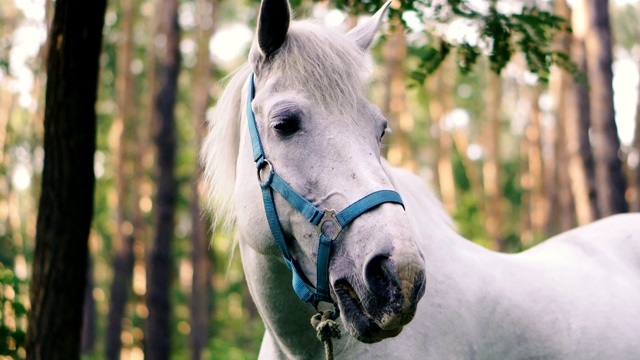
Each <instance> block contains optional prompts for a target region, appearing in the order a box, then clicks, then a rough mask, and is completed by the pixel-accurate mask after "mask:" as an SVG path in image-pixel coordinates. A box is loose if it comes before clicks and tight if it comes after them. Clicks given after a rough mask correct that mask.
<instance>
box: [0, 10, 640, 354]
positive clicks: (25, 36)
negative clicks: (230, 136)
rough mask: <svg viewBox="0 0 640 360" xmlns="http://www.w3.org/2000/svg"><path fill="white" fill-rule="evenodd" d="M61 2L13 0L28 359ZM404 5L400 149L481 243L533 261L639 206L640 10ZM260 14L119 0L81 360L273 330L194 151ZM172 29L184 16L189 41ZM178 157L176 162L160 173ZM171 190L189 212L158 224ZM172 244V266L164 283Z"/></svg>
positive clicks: (7, 161)
mask: <svg viewBox="0 0 640 360" xmlns="http://www.w3.org/2000/svg"><path fill="white" fill-rule="evenodd" d="M62 2H63V0H58V2H57V3H58V4H60V3H62ZM379 3H380V2H379V1H371V2H346V1H338V2H337V3H334V2H329V1H319V2H318V1H308V0H302V1H295V2H294V4H293V6H294V12H295V14H296V16H298V17H314V18H316V19H318V21H321V22H324V23H326V24H327V25H329V26H336V27H340V28H342V29H343V30H345V31H346V30H348V29H349V28H351V27H353V26H354V25H355V24H357V23H358V21H361V20H362V19H363V18H365V17H366V16H368V14H371V13H372V12H373V11H375V9H376V8H377V7H378V6H379V5H380V4H379ZM55 4H56V3H54V2H51V1H47V2H45V0H7V1H3V2H2V3H0V169H1V173H2V174H4V176H1V177H0V282H1V284H2V285H1V286H0V359H23V358H25V357H26V350H27V347H28V346H27V345H26V339H25V337H26V334H27V323H28V312H29V310H30V309H31V307H32V304H31V301H32V300H30V298H29V291H30V290H31V291H32V293H33V289H30V279H31V278H32V276H33V274H32V271H33V270H32V269H33V264H34V249H35V247H36V238H37V234H36V232H37V231H36V229H37V226H36V224H37V216H38V200H39V199H40V195H41V187H40V184H41V182H42V170H43V163H44V157H45V151H44V147H43V138H44V136H45V135H44V132H45V131H44V126H43V118H44V117H45V84H46V80H47V79H46V77H47V73H46V69H47V67H46V66H45V64H47V61H48V59H47V55H48V52H47V50H48V48H49V41H50V36H48V34H49V33H50V29H51V28H50V27H51V23H52V19H53V13H54V6H56V5H55ZM349 4H351V5H349ZM428 4H430V5H431V6H426V5H428ZM392 9H393V11H392V13H391V20H390V21H389V23H388V24H387V25H385V29H384V31H383V34H384V35H383V37H382V39H381V41H380V42H379V44H378V45H377V46H376V48H375V49H374V58H375V60H376V63H377V64H378V68H377V70H376V71H377V73H376V76H375V78H374V81H373V84H372V87H371V98H372V99H373V101H374V102H375V103H376V104H377V105H378V106H379V107H380V109H381V110H382V112H383V113H384V114H386V115H387V117H388V118H389V121H390V124H391V127H392V129H393V132H392V133H391V135H390V136H388V137H387V140H386V144H385V147H384V149H383V151H384V152H385V154H386V156H387V158H388V159H389V161H390V162H391V163H392V164H395V165H398V166H402V167H405V168H407V169H409V170H411V171H414V172H416V173H418V174H419V175H420V176H422V177H423V178H424V179H425V181H427V182H429V183H431V184H432V185H433V186H434V187H435V188H436V189H437V190H438V191H439V193H440V196H441V198H442V200H443V202H444V205H445V207H446V209H447V210H448V212H449V213H450V214H451V215H452V216H453V218H454V219H455V221H456V224H457V226H458V227H459V230H460V232H461V233H462V234H463V235H464V236H465V237H467V238H469V239H471V240H472V241H475V242H477V243H480V244H482V245H483V246H486V247H488V248H491V249H494V250H497V251H503V252H517V251H521V250H524V249H527V248H529V247H531V246H533V245H535V244H537V243H539V242H541V241H544V240H545V239H547V238H549V237H551V236H553V235H554V234H557V233H559V232H561V231H564V230H567V229H570V228H572V227H575V226H578V225H583V224H587V223H589V222H592V221H595V220H597V219H598V218H601V217H604V216H608V215H611V214H615V213H619V212H626V211H639V210H640V196H639V195H638V192H639V189H640V185H639V184H640V166H639V163H640V111H638V110H637V107H638V106H639V104H640V102H639V101H638V96H639V92H638V82H639V75H638V74H639V71H638V69H639V66H640V44H638V41H637V39H639V38H640V36H639V35H640V22H639V21H638V17H639V14H640V3H638V2H637V1H634V0H624V1H623V0H617V1H611V2H608V1H599V0H574V1H569V4H567V2H565V0H556V1H543V0H528V1H469V2H460V1H453V0H451V1H448V2H445V1H441V2H438V1H433V2H431V1H403V2H399V1H396V2H394V4H393V5H392ZM257 11H258V2H257V1H249V0H246V1H242V2H232V1H225V0H182V1H179V2H178V1H175V0H140V1H134V0H113V1H110V2H109V3H108V5H107V8H106V13H105V15H104V28H103V31H102V35H103V39H102V50H101V55H100V59H99V61H100V75H99V83H98V99H97V103H96V111H97V138H96V141H97V143H96V151H95V154H94V156H93V160H94V161H93V170H94V174H95V178H96V183H95V197H94V203H93V220H92V226H91V231H90V235H89V238H88V247H89V259H90V260H89V262H88V266H87V268H86V274H87V276H86V291H85V296H84V311H83V321H82V322H83V325H82V327H81V328H82V329H81V352H82V358H84V359H104V358H106V359H118V358H122V359H142V358H144V357H145V354H146V357H147V358H157V357H156V356H154V355H150V353H148V351H149V349H150V348H161V346H156V345H157V344H165V346H167V348H168V349H170V351H168V352H166V354H164V356H165V358H166V357H170V358H172V359H182V358H194V359H200V358H202V359H210V358H224V359H245V358H249V359H250V358H255V357H256V354H257V351H258V348H259V345H260V339H261V336H262V333H263V331H264V329H263V326H262V323H261V321H260V319H259V316H258V314H257V311H256V309H255V306H254V305H253V303H252V302H251V298H250V296H249V294H248V291H247V289H246V286H245V283H244V279H243V273H242V267H241V264H240V261H239V258H238V256H234V257H232V256H231V254H232V252H231V243H232V239H233V234H230V233H226V232H223V231H222V230H220V229H212V228H211V224H210V223H209V222H208V216H204V215H203V213H202V211H201V198H202V192H203V188H202V184H200V181H199V174H200V169H199V168H198V165H197V153H198V151H199V146H200V143H201V139H202V136H203V134H205V133H206V125H205V123H204V119H205V118H206V113H207V112H208V111H209V110H210V109H211V107H212V106H214V105H215V100H216V98H217V96H218V94H219V93H220V91H221V88H222V87H223V86H224V85H223V84H224V82H223V79H224V78H225V76H226V75H228V74H230V73H231V72H232V71H233V69H234V68H236V67H237V66H239V65H240V64H241V63H242V62H243V61H244V59H245V58H246V53H247V51H248V48H249V46H250V43H251V41H252V37H253V32H252V31H253V30H252V29H253V28H254V25H255V19H256V16H257ZM552 14H555V15H558V16H560V17H562V18H565V19H567V20H568V21H567V22H566V23H562V22H561V21H559V20H558V19H557V18H555V17H554V16H553V15H552ZM163 19H170V20H171V19H173V20H175V21H173V22H172V21H169V25H171V24H173V23H175V24H176V25H177V26H175V27H174V28H173V30H174V31H173V32H172V26H167V25H166V23H167V21H165V20H163ZM569 25H570V27H571V29H572V31H571V32H569V31H567V30H568V29H567V28H568V26H569ZM496 29H498V30H500V31H496ZM175 30H179V31H175ZM505 30H510V31H505ZM501 31H502V32H501ZM507 34H508V35H507ZM538 45H540V47H538ZM522 50H524V51H522ZM171 51H174V55H177V57H176V58H175V59H178V61H177V63H174V65H176V66H175V68H176V69H178V70H179V72H177V73H176V74H175V75H176V76H177V78H176V81H177V82H176V84H175V85H176V86H175V91H176V92H175V106H174V107H171V108H170V109H169V112H172V113H173V114H174V116H173V118H172V121H173V124H174V125H175V126H174V127H171V128H170V131H171V136H170V137H169V138H168V139H169V140H170V141H163V137H162V136H159V135H158V134H159V128H160V127H161V126H160V121H161V120H159V118H161V116H160V115H159V113H160V112H161V111H162V109H158V108H157V106H156V103H157V101H156V97H157V96H159V94H160V93H161V90H162V89H163V86H164V85H163V82H162V81H163V78H164V75H163V71H165V69H166V67H163V66H164V65H163V64H165V63H166V62H167V60H166V59H167V57H169V58H170V56H168V55H167V54H171ZM563 54H566V57H565V56H563ZM175 59H174V60H175ZM569 59H571V60H572V62H569V61H568V60H569ZM554 64H559V65H562V66H563V67H564V68H565V70H560V69H559V68H558V67H557V66H555V65H554ZM496 71H499V75H496ZM171 139H173V140H171ZM165 140H166V138H165ZM172 146H175V148H174V149H172V148H171V147H172ZM167 149H168V150H169V151H175V166H169V167H166V166H165V168H164V170H162V169H160V170H159V168H160V167H162V161H161V160H159V159H161V156H162V154H164V153H165V152H166V151H167ZM170 165H171V164H170ZM167 169H168V170H169V171H170V176H169V177H167V176H166V173H162V171H167ZM165 178H170V179H172V180H174V181H173V182H171V183H170V184H169V185H170V187H172V188H173V189H174V191H175V202H173V203H170V204H169V205H170V207H171V209H170V210H171V211H170V214H171V217H170V221H168V222H167V221H165V222H164V223H161V224H159V223H158V221H157V220H156V219H157V216H158V212H160V210H161V209H162V211H165V210H166V209H163V206H164V205H166V204H163V203H162V199H161V198H160V197H158V194H157V193H158V191H159V188H160V187H161V186H163V185H159V184H160V182H159V181H158V179H165ZM68 200H69V201H70V202H73V201H75V200H76V199H68ZM161 226H165V227H168V230H165V231H164V232H162V230H161ZM159 233H164V234H169V236H168V238H167V239H165V240H163V241H159V240H158V236H157V234H159ZM161 240H162V239H161ZM160 246H164V250H166V251H165V253H166V254H165V255H166V258H165V260H167V261H168V262H167V264H168V268H167V269H168V270H167V272H166V273H163V275H161V276H160V278H156V279H150V278H149V271H148V268H149V266H151V265H150V264H151V262H152V261H153V259H152V258H154V257H155V256H156V255H157V254H158V253H162V251H159V250H158V248H159V247H160ZM161 250H162V249H161ZM164 250H163V251H164ZM157 276H158V275H156V277H157ZM152 282H155V283H160V284H163V285H164V289H165V291H166V292H167V296H168V301H169V303H168V304H165V305H166V306H167V309H169V310H167V311H165V312H166V314H167V315H168V318H167V328H166V329H165V330H166V331H164V332H160V333H158V332H157V331H156V333H152V332H153V331H155V330H157V329H158V328H157V327H152V328H151V327H149V325H148V323H149V322H150V321H151V320H150V314H152V313H153V311H154V306H156V305H155V304H154V302H153V297H152V296H150V295H149V288H150V286H152V285H151V283H152ZM161 288H162V287H161ZM62 297H63V298H64V294H62ZM74 330H77V331H78V332H80V329H69V331H71V332H72V331H74ZM151 330H153V331H151Z"/></svg>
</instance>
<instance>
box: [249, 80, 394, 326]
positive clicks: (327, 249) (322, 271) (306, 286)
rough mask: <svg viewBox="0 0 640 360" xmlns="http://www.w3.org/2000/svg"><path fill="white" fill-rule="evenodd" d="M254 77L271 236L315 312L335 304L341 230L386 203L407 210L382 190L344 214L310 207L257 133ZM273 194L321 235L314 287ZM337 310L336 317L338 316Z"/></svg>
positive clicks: (256, 142) (259, 164) (260, 169)
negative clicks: (333, 261)
mask: <svg viewBox="0 0 640 360" xmlns="http://www.w3.org/2000/svg"><path fill="white" fill-rule="evenodd" d="M253 79H254V74H253V73H252V74H251V76H250V77H249V96H248V100H247V120H248V121H247V122H248V124H249V134H250V136H251V144H252V147H253V160H254V161H255V163H256V168H257V173H258V180H259V182H260V187H261V189H262V200H263V202H264V209H265V213H266V215H267V221H268V223H269V228H270V229H271V234H272V235H273V237H274V239H275V241H276V243H277V244H278V247H279V248H280V251H281V252H282V256H283V257H284V261H285V264H286V265H287V267H288V268H289V269H290V270H291V272H292V274H293V278H292V285H293V290H294V291H295V292H296V294H297V295H298V297H299V298H300V299H301V300H302V301H304V302H308V303H311V304H312V305H313V306H314V307H315V308H316V309H317V308H318V304H319V303H320V302H321V301H324V302H329V303H334V302H333V299H331V295H330V294H329V258H330V256H331V243H332V241H333V240H335V239H336V238H337V237H338V235H339V234H340V231H342V229H343V228H345V227H346V226H348V225H349V224H350V223H351V222H352V221H354V220H355V219H356V218H357V217H358V216H360V215H362V214H363V213H365V212H367V211H369V210H371V209H373V208H375V207H377V206H379V205H381V204H383V203H395V204H400V205H402V206H403V207H404V204H403V203H402V199H401V198H400V195H399V194H398V193H397V192H395V191H393V190H380V191H376V192H373V193H371V194H369V195H366V196H365V197H363V198H361V199H360V200H358V201H356V202H354V203H353V204H351V205H349V206H347V207H346V208H345V209H343V210H342V211H340V212H338V213H336V212H335V210H328V209H324V210H320V209H318V208H317V207H316V206H315V205H313V204H311V203H310V202H309V201H308V200H307V199H305V198H304V197H303V196H302V195H300V194H298V193H297V192H296V191H295V190H294V189H293V188H292V187H291V186H289V184H287V183H286V182H285V181H284V180H283V179H282V178H281V177H280V176H279V175H278V174H277V173H276V172H275V169H274V167H273V164H272V163H271V162H270V161H269V160H267V157H266V155H265V153H264V149H263V147H262V141H261V140H260V133H259V132H258V125H257V123H256V118H255V115H254V113H253V109H252V107H251V103H252V101H253V98H254V96H255V86H254V80H253ZM263 174H266V176H265V177H263ZM273 191H276V192H277V193H278V194H280V196H282V198H284V199H285V200H286V201H287V202H289V204H291V206H292V207H293V208H294V209H296V210H297V211H298V212H300V214H302V216H304V218H305V219H307V221H309V222H310V223H311V224H313V225H314V226H315V227H316V229H317V232H318V238H319V239H318V256H317V261H316V266H317V274H316V275H317V278H316V286H315V288H314V287H313V285H311V283H310V282H309V280H308V279H307V278H306V277H305V276H304V273H303V272H302V270H301V268H300V265H299V264H298V262H297V261H296V260H295V259H294V258H293V257H292V256H291V253H290V252H289V248H288V247H287V243H286V240H285V239H286V237H285V235H284V232H283V230H282V226H281V225H280V220H279V219H278V213H277V212H276V206H275V200H274V197H273ZM326 223H331V224H332V225H333V226H332V227H333V230H334V231H333V232H332V233H331V234H330V235H329V234H326V233H325V232H324V230H323V228H325V226H324V224H326ZM337 311H338V310H337V307H336V312H335V314H336V316H337V313H338V312H337Z"/></svg>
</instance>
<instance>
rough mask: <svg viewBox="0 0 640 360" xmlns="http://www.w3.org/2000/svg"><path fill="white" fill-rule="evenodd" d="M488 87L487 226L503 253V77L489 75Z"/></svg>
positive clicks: (492, 238) (486, 143)
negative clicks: (501, 143)
mask: <svg viewBox="0 0 640 360" xmlns="http://www.w3.org/2000/svg"><path fill="white" fill-rule="evenodd" d="M488 77H489V86H488V88H487V92H486V103H487V113H486V117H487V121H488V123H487V124H486V127H485V142H484V146H485V149H486V156H485V159H484V166H483V175H484V189H485V213H486V226H487V232H488V233H489V237H490V238H491V241H492V243H493V248H494V249H495V250H498V251H504V250H506V248H505V242H504V234H503V232H502V222H503V214H502V203H503V199H502V174H501V173H502V171H501V169H500V109H501V105H500V104H501V99H502V94H501V92H502V84H501V79H500V75H497V74H495V73H494V72H492V71H490V72H489V74H488Z"/></svg>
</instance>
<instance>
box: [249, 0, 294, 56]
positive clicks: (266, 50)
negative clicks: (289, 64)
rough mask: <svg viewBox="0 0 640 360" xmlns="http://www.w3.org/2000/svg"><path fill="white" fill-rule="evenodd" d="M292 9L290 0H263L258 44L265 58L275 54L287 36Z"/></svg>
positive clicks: (259, 17) (259, 19)
mask: <svg viewBox="0 0 640 360" xmlns="http://www.w3.org/2000/svg"><path fill="white" fill-rule="evenodd" d="M290 22H291V9H290V8H289V1H288V0H262V5H261V6H260V14H259V15H258V30H257V35H258V46H259V48H260V52H261V53H262V55H263V56H264V57H265V58H267V59H268V58H269V57H270V56H271V55H273V54H274V53H275V52H276V51H278V49H280V47H281V46H282V44H284V41H285V39H286V38H287V32H288V31H289V23H290Z"/></svg>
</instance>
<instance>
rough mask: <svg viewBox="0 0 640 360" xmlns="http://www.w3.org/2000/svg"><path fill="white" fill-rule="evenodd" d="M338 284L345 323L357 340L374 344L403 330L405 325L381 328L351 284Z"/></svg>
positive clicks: (339, 303) (341, 310) (338, 297)
mask: <svg viewBox="0 0 640 360" xmlns="http://www.w3.org/2000/svg"><path fill="white" fill-rule="evenodd" d="M336 285H337V286H336V287H335V292H336V295H337V300H338V301H337V303H338V307H339V308H340V313H341V314H342V320H343V323H344V325H345V327H346V328H347V330H348V331H349V333H350V334H351V336H353V337H354V338H355V339H356V340H358V341H360V342H363V343H367V344H372V343H376V342H379V341H382V340H384V339H388V338H392V337H395V336H398V335H399V334H400V332H402V329H403V326H398V327H395V328H393V329H383V328H381V327H380V326H379V325H378V324H377V323H376V322H375V321H374V319H373V318H372V317H371V315H369V313H368V312H367V310H366V309H365V308H364V307H363V306H362V301H361V300H360V298H359V297H358V295H357V294H356V292H355V290H354V289H353V287H352V286H351V285H350V284H348V283H346V282H339V283H338V284H336Z"/></svg>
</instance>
